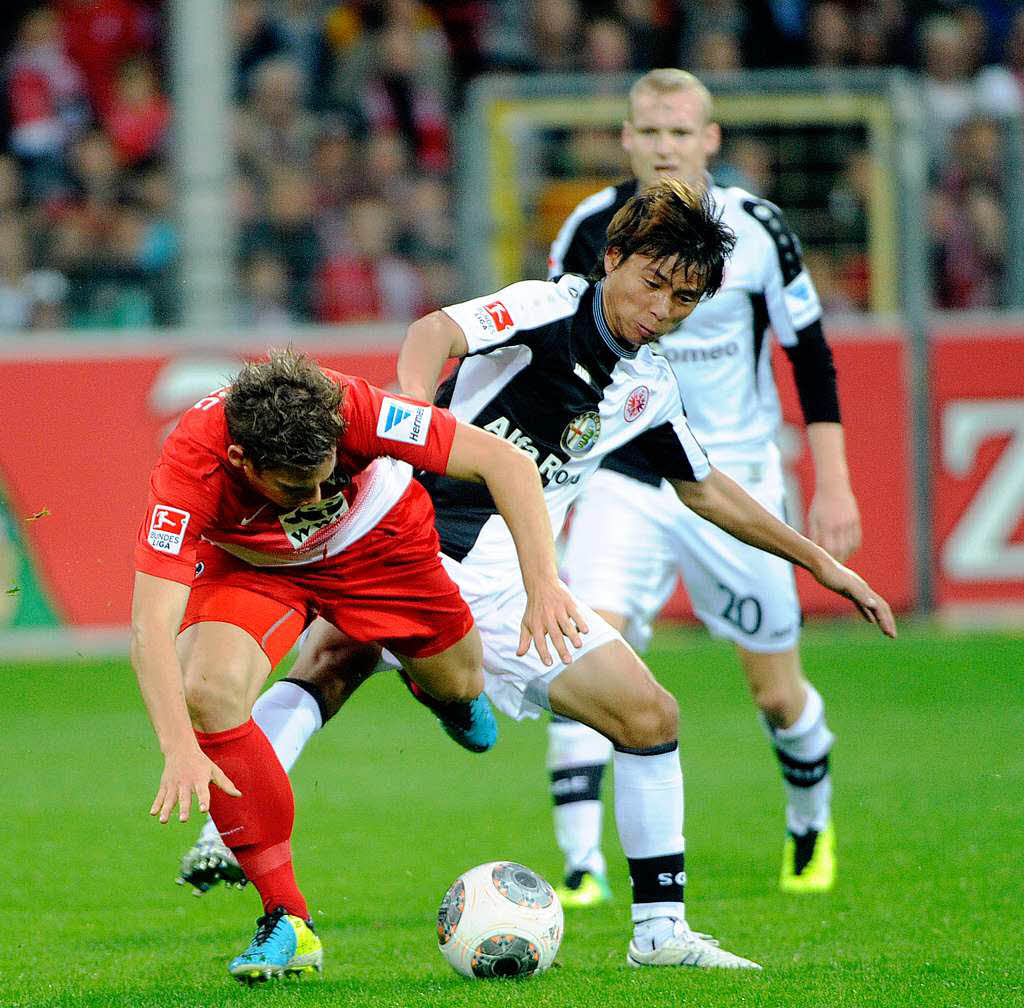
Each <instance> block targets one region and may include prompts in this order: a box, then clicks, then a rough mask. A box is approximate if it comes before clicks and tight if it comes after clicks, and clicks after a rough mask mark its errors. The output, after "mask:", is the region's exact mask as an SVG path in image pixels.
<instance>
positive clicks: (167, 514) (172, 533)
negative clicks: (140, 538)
mask: <svg viewBox="0 0 1024 1008" xmlns="http://www.w3.org/2000/svg"><path fill="white" fill-rule="evenodd" d="M191 517H192V515H191V514H189V512H188V511H182V510H181V508H175V507H168V506H167V505H166V504H157V506H156V507H155V508H153V516H152V517H151V518H150V520H149V535H148V536H147V537H146V539H147V541H148V542H149V545H150V546H152V547H153V549H155V550H159V551H160V552H161V553H170V554H172V555H173V556H177V555H178V554H179V553H180V552H181V544H182V543H183V542H184V541H185V529H186V528H188V522H189V519H190V518H191Z"/></svg>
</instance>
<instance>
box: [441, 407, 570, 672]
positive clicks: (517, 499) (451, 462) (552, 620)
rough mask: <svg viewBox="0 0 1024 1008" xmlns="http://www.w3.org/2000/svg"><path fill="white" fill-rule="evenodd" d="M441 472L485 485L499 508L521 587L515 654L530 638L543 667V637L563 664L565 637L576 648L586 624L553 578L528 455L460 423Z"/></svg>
mask: <svg viewBox="0 0 1024 1008" xmlns="http://www.w3.org/2000/svg"><path fill="white" fill-rule="evenodd" d="M446 475H448V476H454V477H457V478H459V479H466V480H472V481H474V482H478V483H485V484H486V485H487V489H488V490H489V491H490V492H491V496H492V497H493V498H494V503H495V504H496V505H497V508H498V511H499V512H500V513H501V516H502V518H504V519H505V524H506V525H508V527H509V531H510V532H511V533H512V539H513V541H514V542H515V544H516V552H517V553H518V555H519V568H520V570H521V571H522V573H523V584H524V586H525V587H526V612H525V614H524V615H523V623H522V631H521V633H520V637H519V650H518V652H517V653H518V654H520V655H523V654H526V652H527V650H528V649H529V647H530V641H531V640H532V641H533V643H534V646H535V647H536V648H537V653H538V654H539V655H540V657H541V660H542V661H543V662H544V664H545V665H550V664H551V654H550V652H549V651H548V645H547V640H546V638H548V637H550V638H551V643H552V644H553V645H554V648H555V650H556V651H557V652H558V656H559V657H560V658H561V659H562V661H563V662H565V663H566V664H568V663H569V662H571V661H572V654H571V652H570V651H569V648H568V646H567V645H566V643H565V638H566V637H568V639H569V640H570V641H572V643H573V645H574V646H575V647H580V646H581V644H582V640H581V638H580V634H581V633H587V632H588V631H589V627H588V626H587V625H586V622H585V620H584V619H583V617H582V615H581V613H580V612H579V609H578V607H577V605H576V600H575V599H574V598H573V597H572V595H571V594H570V593H569V589H568V588H566V587H565V585H564V584H562V582H561V581H560V580H559V578H558V567H557V561H556V559H555V544H554V541H553V539H552V537H551V519H550V518H549V517H548V510H547V507H546V506H545V504H544V490H543V488H542V486H541V482H540V476H539V474H538V473H537V466H536V465H535V464H534V462H533V459H531V458H530V456H529V455H527V454H526V452H524V451H521V450H520V449H518V448H516V447H515V446H514V445H512V444H510V443H509V442H508V441H503V440H502V439H501V438H499V437H495V436H494V435H493V434H490V433H488V432H487V431H484V430H481V429H480V428H479V427H473V426H471V425H470V424H463V423H460V424H459V425H458V427H457V428H456V431H455V440H454V442H453V444H452V451H451V455H450V456H449V458H448V469H447V471H446Z"/></svg>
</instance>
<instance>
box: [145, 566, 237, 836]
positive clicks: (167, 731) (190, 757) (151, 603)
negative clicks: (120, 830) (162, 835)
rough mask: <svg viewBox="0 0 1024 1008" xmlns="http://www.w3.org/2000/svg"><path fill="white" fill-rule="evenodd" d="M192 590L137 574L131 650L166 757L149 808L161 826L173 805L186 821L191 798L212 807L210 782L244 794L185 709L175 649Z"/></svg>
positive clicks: (204, 808)
mask: <svg viewBox="0 0 1024 1008" xmlns="http://www.w3.org/2000/svg"><path fill="white" fill-rule="evenodd" d="M188 595H189V588H188V586H187V585H183V584H179V583H178V582H177V581H169V580H167V579H166V578H159V577H154V576H153V575H152V574H144V573H143V572H141V571H137V572H136V574H135V591H134V593H133V595H132V630H131V642H130V651H131V659H132V667H133V668H134V669H135V676H136V678H137V679H138V681H139V690H140V692H141V693H142V699H143V700H144V701H145V703H146V709H147V710H148V711H149V717H150V720H151V721H152V722H153V729H154V731H155V732H156V737H157V740H158V742H159V743H160V751H161V752H162V753H163V754H164V770H163V774H162V775H161V777H160V787H159V789H158V790H157V793H156V798H154V800H153V805H152V807H151V808H150V810H149V814H150V815H154V816H159V817H160V822H162V823H165V822H167V821H168V819H170V817H171V812H172V811H173V810H174V806H175V805H177V806H178V818H179V819H180V820H181V822H186V821H187V820H188V817H189V812H190V811H191V808H192V794H193V792H194V793H195V795H196V798H197V800H198V802H199V811H200V812H206V811H207V810H208V809H209V807H210V783H211V782H212V783H214V784H216V785H217V786H218V787H219V788H221V790H223V791H226V792H227V793H228V794H229V795H234V796H235V797H238V796H239V795H240V794H241V792H240V791H239V790H238V788H236V787H235V785H234V784H232V783H231V781H230V780H228V778H227V776H226V775H225V774H224V773H223V772H222V771H221V770H220V768H219V767H218V766H217V765H216V764H215V763H213V762H211V761H210V760H209V759H208V758H207V757H206V756H205V755H204V754H203V753H202V751H201V750H200V748H199V743H198V742H196V736H195V732H194V731H193V730H192V723H191V721H190V720H189V716H188V709H187V707H186V706H185V690H184V684H183V682H182V675H181V663H180V662H179V661H178V656H177V653H176V652H175V649H174V641H175V637H176V636H177V633H178V627H180V626H181V619H182V616H184V614H185V604H186V603H187V602H188Z"/></svg>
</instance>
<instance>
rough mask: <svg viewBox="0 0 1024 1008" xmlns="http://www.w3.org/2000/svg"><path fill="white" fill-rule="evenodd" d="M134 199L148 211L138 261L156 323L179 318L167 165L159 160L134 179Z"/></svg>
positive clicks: (176, 250)
mask: <svg viewBox="0 0 1024 1008" xmlns="http://www.w3.org/2000/svg"><path fill="white" fill-rule="evenodd" d="M135 200H136V202H137V204H138V206H139V207H140V209H141V211H142V213H143V214H144V215H145V219H144V225H143V230H142V235H141V241H140V245H139V249H138V263H139V266H140V267H141V268H142V270H143V271H144V274H145V277H146V281H147V287H148V289H149V293H150V297H151V298H152V303H153V316H154V321H155V322H156V323H157V325H172V324H173V323H175V322H178V321H179V318H178V314H179V312H178V292H177V289H176V280H177V274H176V270H177V265H178V253H179V244H180V243H179V239H178V231H177V226H176V224H175V214H174V189H173V186H172V184H171V177H170V175H169V174H168V171H167V169H166V167H164V166H163V165H161V164H159V163H157V164H154V165H152V167H151V168H150V169H149V170H147V171H146V172H145V173H143V174H142V175H140V176H139V177H138V178H137V179H136V180H135Z"/></svg>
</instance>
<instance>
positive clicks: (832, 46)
mask: <svg viewBox="0 0 1024 1008" xmlns="http://www.w3.org/2000/svg"><path fill="white" fill-rule="evenodd" d="M808 36H809V39H810V45H809V47H808V55H809V56H810V65H811V67H814V68H820V69H823V70H839V69H842V68H843V67H848V66H852V65H853V64H854V62H855V59H856V52H857V43H856V38H855V35H854V31H853V24H852V23H851V21H850V16H849V14H848V12H847V10H846V8H845V7H844V6H843V5H842V4H841V3H838V2H836V0H824V2H823V3H817V4H815V5H814V6H813V7H812V8H811V11H810V18H809V25H808Z"/></svg>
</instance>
